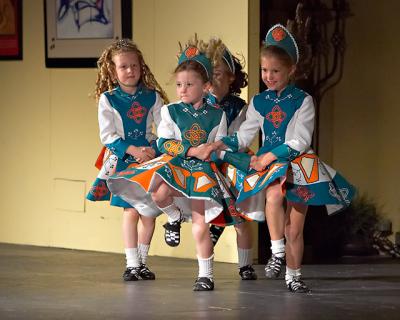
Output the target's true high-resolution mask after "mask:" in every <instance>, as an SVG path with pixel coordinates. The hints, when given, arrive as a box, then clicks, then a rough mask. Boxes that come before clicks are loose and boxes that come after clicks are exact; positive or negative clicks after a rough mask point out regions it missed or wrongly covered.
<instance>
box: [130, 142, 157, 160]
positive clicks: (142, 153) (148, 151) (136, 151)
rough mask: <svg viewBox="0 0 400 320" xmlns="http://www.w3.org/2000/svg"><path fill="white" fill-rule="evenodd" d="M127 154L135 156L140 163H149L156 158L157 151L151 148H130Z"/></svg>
mask: <svg viewBox="0 0 400 320" xmlns="http://www.w3.org/2000/svg"><path fill="white" fill-rule="evenodd" d="M126 153H128V154H130V155H131V156H133V157H134V158H135V160H136V161H137V162H139V163H142V162H146V161H149V160H151V159H153V158H154V156H155V151H154V150H153V148H150V147H136V146H129V147H128V149H127V150H126Z"/></svg>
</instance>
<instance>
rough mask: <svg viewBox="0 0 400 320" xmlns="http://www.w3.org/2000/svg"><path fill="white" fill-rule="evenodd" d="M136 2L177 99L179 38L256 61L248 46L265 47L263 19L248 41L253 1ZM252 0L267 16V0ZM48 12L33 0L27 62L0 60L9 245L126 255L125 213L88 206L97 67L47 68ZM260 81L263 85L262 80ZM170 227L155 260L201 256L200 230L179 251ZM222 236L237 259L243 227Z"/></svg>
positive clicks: (220, 249)
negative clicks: (211, 40) (212, 40)
mask: <svg viewBox="0 0 400 320" xmlns="http://www.w3.org/2000/svg"><path fill="white" fill-rule="evenodd" d="M133 3H134V7H133V16H134V19H133V34H134V40H135V41H136V42H137V43H138V45H139V47H140V48H141V49H142V52H143V54H144V56H145V59H146V61H147V63H148V64H149V66H150V68H151V69H152V70H153V72H154V74H155V76H156V78H157V79H158V81H159V82H160V83H161V84H162V86H164V88H165V89H166V91H167V93H168V95H169V97H170V99H171V100H174V99H175V93H174V89H173V84H172V82H171V72H172V70H173V69H174V67H175V64H176V58H175V56H176V53H177V50H178V44H177V42H178V41H181V42H182V43H184V42H185V41H186V40H187V39H188V38H189V37H190V36H192V35H193V34H194V32H197V33H198V35H199V37H201V38H208V37H209V36H210V35H216V36H220V37H222V38H223V39H224V41H225V42H226V43H227V45H228V46H229V48H230V49H231V51H233V52H235V53H236V52H240V53H243V55H244V57H245V58H246V60H248V59H247V58H248V41H251V42H254V41H255V42H256V43H255V45H256V46H257V47H258V34H257V28H258V23H257V24H256V25H255V24H254V23H255V22H254V21H257V20H253V23H252V24H251V25H250V30H251V36H250V40H249V36H248V34H249V25H248V13H249V7H248V1H244V0H218V1H215V0H204V1H189V2H188V1H183V0H168V1H165V0H134V1H133ZM251 3H252V8H251V10H253V11H252V12H253V13H252V14H253V15H256V16H257V12H258V5H257V4H256V3H258V1H251ZM42 6H43V2H40V1H39V2H37V1H24V3H23V50H24V58H23V60H22V61H7V62H5V61H1V62H0V87H1V88H2V89H1V96H2V99H1V102H0V113H1V119H2V122H3V123H2V126H0V137H1V140H0V141H1V148H2V150H3V156H2V157H1V161H0V164H1V168H2V178H3V179H2V181H3V183H2V184H1V185H0V191H1V193H2V194H3V201H2V202H1V204H0V242H9V243H20V244H33V245H43V246H54V247H65V248H77V249H89V250H99V251H111V252H122V240H121V209H118V208H114V207H109V206H108V204H107V203H93V202H89V201H85V193H86V192H87V191H88V189H89V188H90V185H91V183H92V181H93V180H94V178H95V176H96V174H97V172H96V169H95V168H94V167H93V162H94V160H95V158H96V157H97V154H98V152H99V150H100V142H99V138H98V127H97V109H96V106H95V103H94V101H93V100H92V99H91V98H89V97H88V95H89V93H91V91H92V89H93V86H94V81H95V75H96V71H95V69H47V68H45V66H44V55H45V53H44V25H43V7H42ZM254 10H255V11H254ZM254 12H255V13H254ZM225 21H226V23H225ZM251 28H252V29H251ZM251 54H252V55H254V50H253V51H252V53H251ZM251 85H252V86H257V83H256V82H255V81H253V80H252V83H251ZM254 88H255V87H253V89H251V88H250V90H252V91H253V92H254V91H255V89H254ZM243 97H244V98H247V91H245V92H244V93H243ZM164 221H165V218H164V217H162V218H160V219H159V221H158V224H157V229H156V232H155V237H154V241H153V242H152V247H151V251H150V254H154V255H171V256H177V257H190V258H194V257H195V250H194V243H193V240H192V236H191V231H190V225H185V226H184V227H183V244H182V245H181V246H180V247H179V248H177V249H171V248H169V247H168V246H166V245H165V244H164V240H163V230H162V228H161V227H160V225H161V224H162V223H163V222H164ZM222 240H223V241H221V243H220V244H219V245H218V246H217V249H216V259H217V260H220V261H230V262H235V261H236V259H237V258H236V244H235V233H234V231H233V228H228V230H227V232H226V233H225V234H224V235H223V238H222Z"/></svg>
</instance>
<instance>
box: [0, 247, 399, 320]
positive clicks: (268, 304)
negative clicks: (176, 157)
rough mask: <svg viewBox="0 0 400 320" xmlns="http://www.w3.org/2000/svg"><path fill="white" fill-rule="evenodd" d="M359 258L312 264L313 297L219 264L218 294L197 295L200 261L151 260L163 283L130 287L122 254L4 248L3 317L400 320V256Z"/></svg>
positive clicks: (308, 274) (0, 277)
mask: <svg viewBox="0 0 400 320" xmlns="http://www.w3.org/2000/svg"><path fill="white" fill-rule="evenodd" d="M354 261H355V260H354V259H347V260H346V263H343V264H335V265H305V266H304V267H303V275H304V279H305V281H306V283H307V284H308V285H309V286H310V287H311V288H312V293H311V294H293V293H290V292H289V291H287V289H286V287H285V285H284V280H283V279H279V280H267V279H265V277H264V266H263V265H256V266H255V269H256V271H257V273H258V276H259V280H256V281H242V280H240V278H239V275H238V273H237V267H236V265H234V264H227V263H215V265H214V276H215V284H216V288H215V290H214V291H212V292H193V291H192V285H193V282H194V279H195V277H196V274H197V261H195V260H186V259H175V258H164V257H149V261H148V265H149V266H150V268H151V270H152V271H154V272H155V273H156V277H157V279H156V280H155V281H137V282H130V283H125V282H123V281H122V278H121V275H122V272H123V269H124V256H123V255H121V254H113V253H99V252H92V251H78V250H66V249H57V248H44V247H34V246H21V245H10V244H0V319H2V320H5V319H74V320H81V319H135V320H136V319H246V320H249V319H271V320H272V319H279V320H291V319H304V320H311V319H340V320H341V319H362V320H367V319H400V261H399V259H397V260H394V259H390V258H380V257H375V258H364V259H361V263H359V262H360V261H357V262H358V263H354Z"/></svg>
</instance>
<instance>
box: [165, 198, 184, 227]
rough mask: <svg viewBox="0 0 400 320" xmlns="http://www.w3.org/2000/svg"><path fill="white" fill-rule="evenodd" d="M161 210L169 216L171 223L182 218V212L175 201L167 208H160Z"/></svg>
mask: <svg viewBox="0 0 400 320" xmlns="http://www.w3.org/2000/svg"><path fill="white" fill-rule="evenodd" d="M160 210H161V211H162V212H164V213H165V214H166V215H167V216H168V222H169V223H171V222H175V221H178V220H179V219H180V218H181V212H180V210H179V209H178V207H177V206H176V205H175V203H174V202H172V203H171V204H170V205H169V206H166V207H165V208H160Z"/></svg>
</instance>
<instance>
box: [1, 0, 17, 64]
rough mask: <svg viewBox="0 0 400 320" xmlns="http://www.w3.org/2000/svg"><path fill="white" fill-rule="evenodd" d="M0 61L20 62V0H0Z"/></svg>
mask: <svg viewBox="0 0 400 320" xmlns="http://www.w3.org/2000/svg"><path fill="white" fill-rule="evenodd" d="M0 60H22V0H0Z"/></svg>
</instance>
